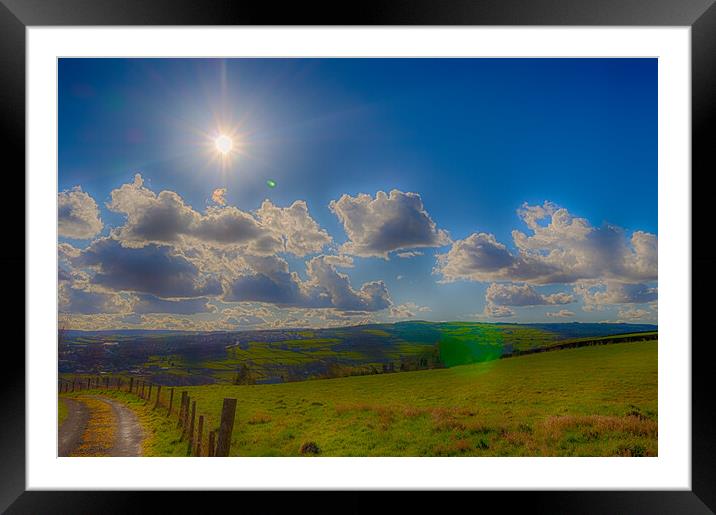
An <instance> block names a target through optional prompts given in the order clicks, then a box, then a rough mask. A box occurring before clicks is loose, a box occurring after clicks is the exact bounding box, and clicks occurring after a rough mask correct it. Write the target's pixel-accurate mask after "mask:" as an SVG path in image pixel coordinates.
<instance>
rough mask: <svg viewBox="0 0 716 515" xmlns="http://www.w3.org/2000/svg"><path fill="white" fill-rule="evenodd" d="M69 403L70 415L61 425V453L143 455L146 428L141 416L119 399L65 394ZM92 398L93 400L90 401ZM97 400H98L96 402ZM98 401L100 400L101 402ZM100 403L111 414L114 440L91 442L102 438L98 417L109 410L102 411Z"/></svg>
mask: <svg viewBox="0 0 716 515" xmlns="http://www.w3.org/2000/svg"><path fill="white" fill-rule="evenodd" d="M63 399H64V401H65V402H66V403H67V408H68V414H67V418H66V419H65V421H64V422H63V424H62V426H60V428H59V439H58V456H73V455H78V454H79V455H82V456H141V455H142V440H143V439H144V431H143V429H142V426H141V424H140V423H139V420H138V419H137V416H136V415H135V414H134V412H133V411H132V410H131V409H129V408H128V407H127V406H125V405H124V404H122V403H121V402H119V401H116V400H114V399H110V398H107V397H102V396H99V395H92V396H81V397H76V398H74V399H72V398H67V397H64V398H63ZM87 401H89V402H87ZM92 401H95V402H92ZM97 401H98V402H99V403H100V404H97ZM97 406H100V407H102V408H103V410H102V411H107V412H108V413H109V417H110V423H111V426H112V428H111V434H112V435H113V438H112V441H111V442H110V443H109V444H108V445H105V446H87V445H83V444H84V443H89V442H90V441H92V440H95V439H100V438H98V435H95V434H94V433H93V432H94V431H96V430H97V424H96V423H95V421H96V420H99V419H101V418H102V417H103V415H104V416H105V417H104V418H106V415H107V413H104V414H103V413H100V411H101V410H99V409H97Z"/></svg>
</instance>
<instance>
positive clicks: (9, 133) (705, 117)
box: [0, 0, 716, 514]
mask: <svg viewBox="0 0 716 515" xmlns="http://www.w3.org/2000/svg"><path fill="white" fill-rule="evenodd" d="M715 1H716V0H651V1H649V0H601V1H589V0H502V1H490V0H442V1H439V2H438V1H434V0H391V1H388V0H382V1H366V2H363V3H361V4H360V5H354V4H347V3H340V2H334V3H332V4H331V5H322V4H318V3H315V4H310V3H309V4H307V3H305V2H294V3H287V4H286V5H285V6H283V5H282V6H280V7H279V6H277V5H275V4H273V3H270V2H264V3H260V2H251V3H249V2H239V1H231V0H214V1H211V0H207V1H204V2H201V1H198V0H121V1H120V0H114V1H113V0H0V41H1V43H0V127H2V138H0V146H1V147H2V149H3V156H5V163H6V164H7V163H8V160H7V158H8V157H10V158H11V161H10V162H11V163H12V164H7V168H6V170H8V171H10V170H11V169H13V170H14V171H15V172H14V173H6V174H5V177H4V179H5V184H6V187H7V188H8V190H7V191H8V192H12V195H8V196H11V197H12V198H15V199H16V201H17V202H18V205H17V206H16V208H15V209H14V210H12V212H11V211H10V208H9V207H8V208H6V213H7V215H8V221H9V223H7V226H8V227H6V229H5V230H6V231H9V237H8V236H6V241H7V242H8V243H12V244H7V245H4V249H3V252H2V253H0V260H2V264H3V265H4V266H5V268H4V270H6V271H10V272H9V273H6V275H7V276H8V277H7V278H6V282H5V285H6V287H7V288H8V289H9V291H14V292H17V293H19V294H20V295H21V296H22V298H23V299H24V298H25V294H24V291H25V287H24V282H23V284H21V281H22V278H21V274H20V273H19V272H18V271H19V270H21V269H24V267H25V262H26V261H25V259H26V256H25V250H24V249H25V245H24V241H25V227H24V224H20V223H19V221H18V220H17V218H19V215H18V214H17V213H19V212H20V210H21V209H22V212H24V198H25V196H24V194H23V195H20V194H19V192H20V191H23V192H25V184H24V177H23V175H21V174H20V173H18V171H19V170H24V166H25V150H24V149H25V146H24V136H25V42H26V39H25V28H26V27H28V26H41V25H576V26H599V25H606V26H630V25H634V26H689V27H691V44H692V47H691V51H692V55H691V72H692V176H691V178H692V212H691V216H692V224H693V225H692V235H693V236H694V237H693V238H692V241H693V243H692V246H693V247H694V248H693V249H691V256H692V270H691V272H692V276H696V277H698V278H699V280H698V282H696V284H695V285H694V288H693V290H692V339H693V341H694V342H695V343H694V344H693V345H692V346H691V352H692V456H691V464H692V489H691V490H689V491H656V490H654V491H609V492H599V491H573V492H552V491H532V492H509V491H508V492H480V493H479V494H477V495H480V496H482V499H481V501H480V502H481V503H482V502H484V501H485V500H489V501H495V502H498V503H499V505H500V509H505V508H507V509H508V510H510V509H511V508H514V507H516V506H525V507H527V508H528V509H529V510H530V511H531V512H540V513H542V512H545V513H547V512H548V513H632V514H634V513H711V512H714V511H716V488H715V486H716V439H715V438H714V436H716V420H715V417H714V411H715V410H714V403H713V400H712V394H711V392H712V391H713V388H712V381H711V376H712V375H713V372H712V367H713V365H712V360H711V359H709V358H711V357H712V356H713V351H712V350H711V348H712V346H713V343H710V342H709V341H708V339H707V338H706V335H705V334H704V332H703V325H699V324H696V323H695V322H696V320H697V319H698V317H699V315H700V316H701V318H704V317H706V316H708V315H709V313H708V311H709V310H710V308H711V306H710V304H711V303H710V302H709V298H708V297H706V295H707V292H710V291H714V289H713V287H712V286H713V283H714V279H713V276H714V272H713V269H714V264H716V257H714V256H713V255H712V254H711V253H710V252H709V250H708V249H709V245H708V243H702V241H704V239H706V240H708V237H704V236H701V238H698V237H696V236H698V235H701V234H704V235H706V234H710V233H709V232H708V231H707V230H706V227H705V220H708V219H709V218H710V216H709V214H710V213H708V212H707V210H708V209H709V208H710V206H711V204H713V201H712V200H711V199H710V198H708V197H707V195H710V190H709V188H707V187H701V188H693V182H695V179H696V178H701V180H702V181H703V178H704V177H707V176H708V175H707V174H708V173H709V172H710V171H711V172H713V171H714V170H716V150H714V145H713V143H712V142H713V139H712V138H710V137H709V136H710V133H709V131H708V128H709V127H710V126H712V125H714V122H715V121H716V5H714V2H715ZM12 181H15V184H13V183H12ZM700 228H703V230H702V231H699V229H700ZM699 292H701V293H702V297H703V298H702V299H699V298H698V295H695V294H696V293H699ZM14 298H15V297H14ZM14 298H13V302H14V305H10V303H8V306H7V307H6V308H5V311H4V312H5V314H6V316H5V317H3V318H4V321H5V324H4V326H5V327H4V328H5V329H6V331H5V336H6V339H5V342H3V343H4V345H3V354H2V355H3V358H4V363H5V365H4V366H3V368H2V370H3V372H2V377H3V379H2V384H3V387H2V390H3V393H2V396H0V399H1V403H2V404H0V478H1V479H0V509H1V510H7V513H100V512H102V513H115V512H116V513H120V512H121V513H127V512H141V511H144V510H138V509H137V507H138V506H145V507H147V506H148V504H147V501H148V499H147V497H154V496H159V495H161V496H162V497H163V499H162V501H161V502H162V511H164V512H169V511H176V512H188V511H196V512H203V511H205V508H206V507H207V506H208V505H207V504H206V503H207V502H208V500H207V499H206V496H208V495H211V496H212V499H211V500H210V502H211V504H212V505H213V504H214V503H219V502H222V501H224V500H229V499H228V498H235V496H241V498H242V499H243V501H242V502H245V503H248V502H254V501H256V502H258V503H262V504H264V506H268V505H269V504H265V503H271V504H270V505H271V506H275V497H274V495H275V494H272V493H266V492H264V493H259V492H256V493H247V492H236V493H229V492H223V493H192V494H187V493H182V492H171V495H168V494H166V493H162V494H160V493H131V492H40V491H26V488H25V388H26V384H25V367H24V364H25V353H24V349H23V347H22V346H21V345H20V341H21V340H22V341H24V327H23V326H22V325H21V324H20V322H19V321H20V320H21V319H24V317H23V316H22V315H21V313H19V311H20V310H24V309H25V307H26V306H25V304H24V302H22V303H20V302H16V301H14ZM699 300H702V302H699ZM27 308H31V306H27ZM13 309H14V310H15V311H18V313H12V311H11V310H13ZM666 316H668V315H666ZM697 329H700V330H701V331H700V332H699V331H697ZM699 336H701V337H702V338H701V339H699ZM682 343H683V344H684V345H691V342H682ZM314 495H316V494H314V493H310V492H303V493H300V494H297V496H298V497H299V499H297V500H296V501H294V502H298V503H301V504H304V503H305V504H304V506H305V507H307V508H309V509H311V511H314V512H315V511H323V510H321V508H323V509H324V510H326V511H331V512H336V511H345V512H348V511H356V512H357V511H361V512H362V511H364V510H363V509H362V508H361V507H363V508H366V507H369V506H379V507H383V508H384V507H388V506H391V505H392V503H394V502H395V503H396V504H395V505H396V506H399V507H401V508H405V509H406V510H407V506H408V505H406V504H405V502H406V501H405V500H396V501H392V500H388V501H386V500H385V499H381V500H380V501H377V500H374V499H373V496H375V494H374V493H370V492H369V493H359V492H352V493H349V494H347V497H348V498H344V499H341V500H340V501H337V502H338V504H335V503H333V502H326V500H325V499H324V498H322V499H320V500H318V499H314V498H313V497H314ZM321 495H323V494H321ZM451 495H452V496H453V497H452V501H451V503H456V502H457V503H459V502H460V500H461V499H462V500H464V501H467V502H474V501H470V500H466V499H463V497H464V496H465V495H475V493H464V494H451ZM456 495H457V496H458V498H456V497H455V496H456ZM214 496H216V497H219V499H214V498H213V497H214ZM423 499H424V495H423V493H413V494H411V496H410V500H409V504H422V503H423V502H424V501H423ZM398 503H399V504H398ZM247 505H248V504H247ZM455 506H457V505H455ZM482 506H484V504H483V505H482ZM197 507H198V508H197ZM201 507H203V508H204V509H203V510H202V509H201ZM339 508H340V509H339ZM370 509H372V508H370ZM270 511H273V510H270ZM401 511H403V510H402V509H401Z"/></svg>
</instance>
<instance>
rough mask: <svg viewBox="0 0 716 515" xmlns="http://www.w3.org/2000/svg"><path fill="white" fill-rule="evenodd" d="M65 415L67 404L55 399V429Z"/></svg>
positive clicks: (66, 413) (63, 419)
mask: <svg viewBox="0 0 716 515" xmlns="http://www.w3.org/2000/svg"><path fill="white" fill-rule="evenodd" d="M67 415H68V411H67V403H66V402H65V401H64V400H63V399H57V427H60V426H61V425H62V423H63V422H64V421H65V419H66V418H67Z"/></svg>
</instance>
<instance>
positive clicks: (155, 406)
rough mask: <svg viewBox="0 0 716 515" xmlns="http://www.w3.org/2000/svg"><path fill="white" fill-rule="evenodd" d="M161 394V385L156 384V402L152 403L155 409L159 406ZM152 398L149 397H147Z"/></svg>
mask: <svg viewBox="0 0 716 515" xmlns="http://www.w3.org/2000/svg"><path fill="white" fill-rule="evenodd" d="M161 395H162V385H160V384H158V385H157V402H155V403H154V409H157V408H158V407H159V397H160V396H161ZM149 400H150V401H151V400H152V399H151V398H150V399H149Z"/></svg>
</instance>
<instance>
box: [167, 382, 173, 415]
mask: <svg viewBox="0 0 716 515" xmlns="http://www.w3.org/2000/svg"><path fill="white" fill-rule="evenodd" d="M172 404H174V388H170V389H169V409H168V410H167V417H168V416H170V415H171V414H172Z"/></svg>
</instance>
